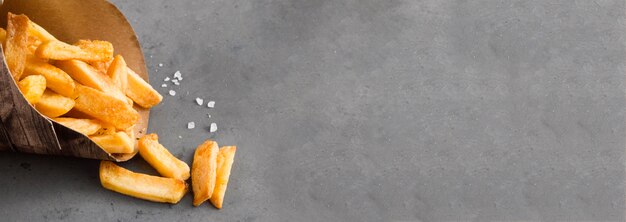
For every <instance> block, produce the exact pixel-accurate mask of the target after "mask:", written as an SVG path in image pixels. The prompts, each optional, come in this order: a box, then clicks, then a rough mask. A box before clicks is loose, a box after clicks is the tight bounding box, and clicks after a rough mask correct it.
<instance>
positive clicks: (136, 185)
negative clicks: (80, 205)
mask: <svg viewBox="0 0 626 222" xmlns="http://www.w3.org/2000/svg"><path fill="white" fill-rule="evenodd" d="M100 183H101V184H102V186H103V187H104V188H106V189H109V190H112V191H115V192H118V193H122V194H125V195H129V196H133V197H136V198H140V199H144V200H149V201H154V202H163V203H172V204H176V203H178V202H179V201H180V199H182V198H183V196H184V195H185V193H187V189H188V188H187V184H186V183H185V181H182V180H178V179H173V178H165V177H157V176H151V175H146V174H140V173H135V172H132V171H130V170H127V169H124V168H122V167H119V166H117V165H115V164H114V163H112V162H110V161H102V162H100Z"/></svg>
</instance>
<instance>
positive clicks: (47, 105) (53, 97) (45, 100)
mask: <svg viewBox="0 0 626 222" xmlns="http://www.w3.org/2000/svg"><path fill="white" fill-rule="evenodd" d="M74 104H75V103H74V100H72V99H70V98H67V97H65V96H62V95H59V94H57V93H55V92H52V91H50V90H46V91H45V92H43V95H42V96H41V99H39V102H37V104H35V109H37V111H39V112H40V113H42V114H44V115H46V116H47V117H50V118H54V117H59V116H61V115H63V114H65V113H67V112H68V111H70V109H72V107H74Z"/></svg>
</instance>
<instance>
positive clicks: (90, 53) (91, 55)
mask: <svg viewBox="0 0 626 222" xmlns="http://www.w3.org/2000/svg"><path fill="white" fill-rule="evenodd" d="M35 55H37V57H39V58H44V59H54V60H73V59H77V60H83V61H89V62H93V61H107V60H109V59H111V58H113V45H111V43H110V42H107V41H97V40H95V41H86V40H81V41H79V42H78V43H77V45H70V44H67V43H64V42H61V41H55V40H52V41H48V42H44V43H42V44H41V45H40V46H39V48H37V51H36V52H35Z"/></svg>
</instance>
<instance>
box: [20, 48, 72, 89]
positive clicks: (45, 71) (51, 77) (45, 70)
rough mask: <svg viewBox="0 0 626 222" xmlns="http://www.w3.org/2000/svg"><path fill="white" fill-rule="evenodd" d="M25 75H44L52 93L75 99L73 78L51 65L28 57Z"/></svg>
mask: <svg viewBox="0 0 626 222" xmlns="http://www.w3.org/2000/svg"><path fill="white" fill-rule="evenodd" d="M24 74H25V75H31V74H35V75H42V76H43V77H45V78H46V84H47V86H48V88H50V89H51V90H52V91H54V92H56V93H58V94H61V95H63V96H66V97H70V98H73V96H74V95H75V93H74V88H75V87H76V86H75V83H74V80H73V79H72V77H70V75H68V74H67V73H65V72H64V71H63V70H61V69H59V68H57V67H55V66H53V65H50V64H48V63H46V62H44V61H42V60H41V59H38V58H35V57H28V58H27V59H26V66H25V67H24Z"/></svg>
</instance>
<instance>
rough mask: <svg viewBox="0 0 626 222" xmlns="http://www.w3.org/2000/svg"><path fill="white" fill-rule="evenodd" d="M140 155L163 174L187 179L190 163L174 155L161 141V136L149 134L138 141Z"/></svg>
mask: <svg viewBox="0 0 626 222" xmlns="http://www.w3.org/2000/svg"><path fill="white" fill-rule="evenodd" d="M138 147H139V155H141V157H143V159H144V160H146V162H148V163H149V164H150V165H151V166H152V167H154V169H156V170H157V171H158V172H159V174H161V176H164V177H169V178H174V179H179V180H187V179H189V165H187V164H186V163H185V162H183V161H181V160H179V159H178V158H176V157H175V156H174V155H172V154H171V153H170V152H169V151H168V150H167V148H165V147H164V146H163V145H161V144H160V143H159V136H157V135H156V134H154V133H153V134H148V135H145V136H143V137H141V139H139V142H138Z"/></svg>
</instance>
